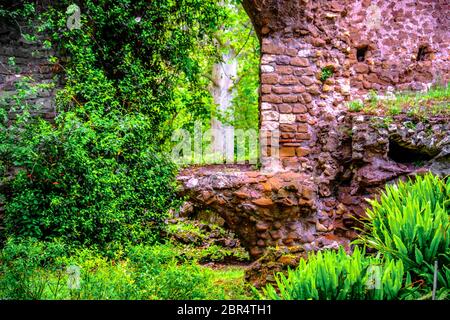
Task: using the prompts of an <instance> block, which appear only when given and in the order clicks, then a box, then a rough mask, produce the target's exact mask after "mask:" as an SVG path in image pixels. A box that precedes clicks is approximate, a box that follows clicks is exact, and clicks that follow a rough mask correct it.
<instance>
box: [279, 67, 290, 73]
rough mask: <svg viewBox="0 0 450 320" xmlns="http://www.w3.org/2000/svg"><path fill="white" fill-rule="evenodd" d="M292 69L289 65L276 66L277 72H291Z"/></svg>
mask: <svg viewBox="0 0 450 320" xmlns="http://www.w3.org/2000/svg"><path fill="white" fill-rule="evenodd" d="M292 72H293V69H292V67H290V66H277V73H279V74H292Z"/></svg>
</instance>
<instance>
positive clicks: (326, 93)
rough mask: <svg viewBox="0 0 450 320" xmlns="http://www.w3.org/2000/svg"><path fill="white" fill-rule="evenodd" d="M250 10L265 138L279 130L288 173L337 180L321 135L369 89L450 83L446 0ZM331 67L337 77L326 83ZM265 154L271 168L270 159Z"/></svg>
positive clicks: (280, 2) (263, 5)
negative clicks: (257, 44)
mask: <svg viewBox="0 0 450 320" xmlns="http://www.w3.org/2000/svg"><path fill="white" fill-rule="evenodd" d="M244 6H245V7H246V9H247V11H248V12H249V14H250V16H251V17H252V20H253V21H254V24H255V27H256V29H257V30H258V31H259V35H260V38H261V41H262V57H261V83H262V86H261V129H262V133H263V134H264V135H267V133H266V132H264V130H276V129H279V130H280V134H281V136H280V151H279V152H280V157H281V165H282V166H281V167H282V168H284V169H289V170H299V171H302V172H310V173H314V174H315V175H318V176H320V175H321V174H322V173H325V172H327V173H329V174H330V175H331V176H333V173H334V171H335V170H336V168H335V167H336V164H335V161H334V160H333V159H332V156H330V155H329V151H330V150H329V147H328V146H327V145H323V144H321V143H320V136H318V135H319V131H320V128H321V127H324V126H330V125H331V126H335V125H337V122H336V120H337V119H338V117H339V116H340V115H342V111H343V110H345V109H346V107H345V102H346V101H349V100H352V99H355V98H358V97H361V96H364V95H365V94H367V92H368V91H369V90H376V91H378V92H379V93H381V94H383V93H385V92H387V91H399V90H422V89H426V88H428V87H429V86H430V85H431V84H433V83H441V84H444V83H445V84H446V83H447V82H448V80H449V79H450V78H449V75H450V64H449V46H450V39H449V38H450V34H449V32H448V30H449V29H450V21H449V19H448V18H447V15H448V12H449V9H450V4H449V1H447V0H400V1H385V0H378V1H377V0H373V1H370V0H357V1H354V0H351V1H348V0H318V1H308V0H302V1H290V0H264V1H263V0H248V1H244ZM324 68H327V69H328V70H332V73H333V75H332V76H331V77H329V78H328V79H326V80H324V79H322V80H324V81H321V80H320V77H321V71H322V70H323V69H324ZM263 138H264V137H263ZM330 138H333V137H330ZM269 144H270V142H269ZM262 153H263V154H262V163H263V166H265V169H270V167H271V166H273V163H272V162H271V161H269V159H268V157H269V156H270V154H268V153H267V152H265V150H263V151H262ZM321 163H323V164H321ZM323 179H324V180H329V179H328V178H327V177H323Z"/></svg>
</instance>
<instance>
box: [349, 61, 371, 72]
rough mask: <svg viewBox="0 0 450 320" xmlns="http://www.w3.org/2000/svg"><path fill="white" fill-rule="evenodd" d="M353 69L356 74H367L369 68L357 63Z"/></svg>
mask: <svg viewBox="0 0 450 320" xmlns="http://www.w3.org/2000/svg"><path fill="white" fill-rule="evenodd" d="M353 69H354V70H355V71H356V72H357V73H368V72H369V67H368V66H367V64H365V63H361V62H360V63H357V64H355V65H354V66H353Z"/></svg>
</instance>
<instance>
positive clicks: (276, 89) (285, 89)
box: [272, 86, 292, 94]
mask: <svg viewBox="0 0 450 320" xmlns="http://www.w3.org/2000/svg"><path fill="white" fill-rule="evenodd" d="M272 90H273V92H274V93H278V94H279V93H281V94H286V93H291V92H292V87H279V86H277V87H273V89H272Z"/></svg>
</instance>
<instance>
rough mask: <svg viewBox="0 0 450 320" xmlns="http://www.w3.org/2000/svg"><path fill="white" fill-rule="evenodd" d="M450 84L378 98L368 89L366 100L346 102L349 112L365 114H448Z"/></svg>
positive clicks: (426, 115)
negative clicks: (424, 90)
mask: <svg viewBox="0 0 450 320" xmlns="http://www.w3.org/2000/svg"><path fill="white" fill-rule="evenodd" d="M449 100H450V84H447V86H434V87H432V88H430V90H428V91H426V92H400V93H396V94H395V95H392V96H387V97H383V98H380V97H379V96H378V95H377V93H376V92H375V91H370V92H369V94H368V95H367V98H366V100H365V101H364V102H363V101H360V100H354V101H350V102H349V103H348V109H349V110H350V111H351V112H363V113H365V114H374V115H388V116H397V115H401V114H404V115H406V116H408V117H414V118H419V119H426V118H427V117H430V116H449V115H450V104H449Z"/></svg>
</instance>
